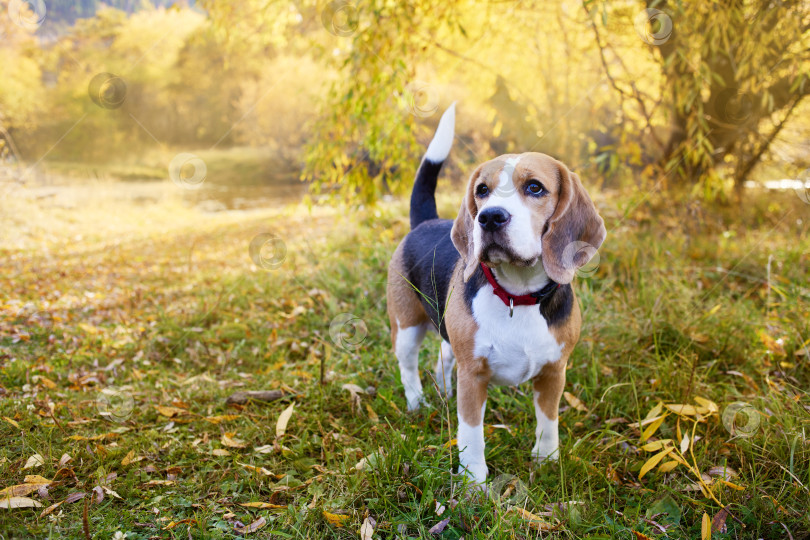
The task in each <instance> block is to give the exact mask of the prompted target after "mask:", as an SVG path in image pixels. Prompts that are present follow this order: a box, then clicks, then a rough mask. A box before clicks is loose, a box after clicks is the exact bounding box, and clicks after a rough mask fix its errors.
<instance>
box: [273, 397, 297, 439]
mask: <svg viewBox="0 0 810 540" xmlns="http://www.w3.org/2000/svg"><path fill="white" fill-rule="evenodd" d="M294 408H295V402H293V403H292V404H290V406H289V407H287V408H286V409H284V410H283V411H281V414H280V415H279V417H278V422H276V437H283V436H284V433H285V432H286V431H287V423H289V421H290V417H291V416H292V413H293V409H294Z"/></svg>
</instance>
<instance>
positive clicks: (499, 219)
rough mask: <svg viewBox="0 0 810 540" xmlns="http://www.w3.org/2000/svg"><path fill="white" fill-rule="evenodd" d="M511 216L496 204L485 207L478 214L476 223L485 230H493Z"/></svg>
mask: <svg viewBox="0 0 810 540" xmlns="http://www.w3.org/2000/svg"><path fill="white" fill-rule="evenodd" d="M511 217H512V216H511V215H510V214H509V212H507V211H506V210H504V209H503V208H501V207H499V206H496V207H494V208H487V209H486V210H484V211H483V212H481V213H480V214H478V223H480V224H481V228H482V229H484V230H485V231H487V232H495V231H497V230H498V229H500V228H501V227H503V226H504V225H506V224H507V223H508V222H509V218H511Z"/></svg>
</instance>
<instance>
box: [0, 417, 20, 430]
mask: <svg viewBox="0 0 810 540" xmlns="http://www.w3.org/2000/svg"><path fill="white" fill-rule="evenodd" d="M3 420H5V421H6V422H8V423H9V424H11V425H12V426H14V427H15V428H17V429H20V424H18V423H17V421H16V420H12V419H11V418H9V417H8V416H4V417H3Z"/></svg>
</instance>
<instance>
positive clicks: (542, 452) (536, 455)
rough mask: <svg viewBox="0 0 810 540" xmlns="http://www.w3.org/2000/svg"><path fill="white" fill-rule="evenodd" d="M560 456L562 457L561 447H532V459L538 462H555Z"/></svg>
mask: <svg viewBox="0 0 810 540" xmlns="http://www.w3.org/2000/svg"><path fill="white" fill-rule="evenodd" d="M559 458H560V449H559V448H558V447H554V448H550V447H546V448H544V447H542V446H540V445H535V447H534V448H532V459H533V460H534V461H535V462H537V463H538V464H542V463H553V462H556V461H558V460H559Z"/></svg>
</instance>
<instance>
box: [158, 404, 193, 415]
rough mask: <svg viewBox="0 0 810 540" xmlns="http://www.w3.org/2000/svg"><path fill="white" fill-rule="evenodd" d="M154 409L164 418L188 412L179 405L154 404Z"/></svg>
mask: <svg viewBox="0 0 810 540" xmlns="http://www.w3.org/2000/svg"><path fill="white" fill-rule="evenodd" d="M155 409H157V412H158V413H160V414H161V415H163V416H165V417H166V418H174V417H176V416H182V415H184V414H188V411H187V410H185V409H181V408H179V407H164V406H163V405H155Z"/></svg>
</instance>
